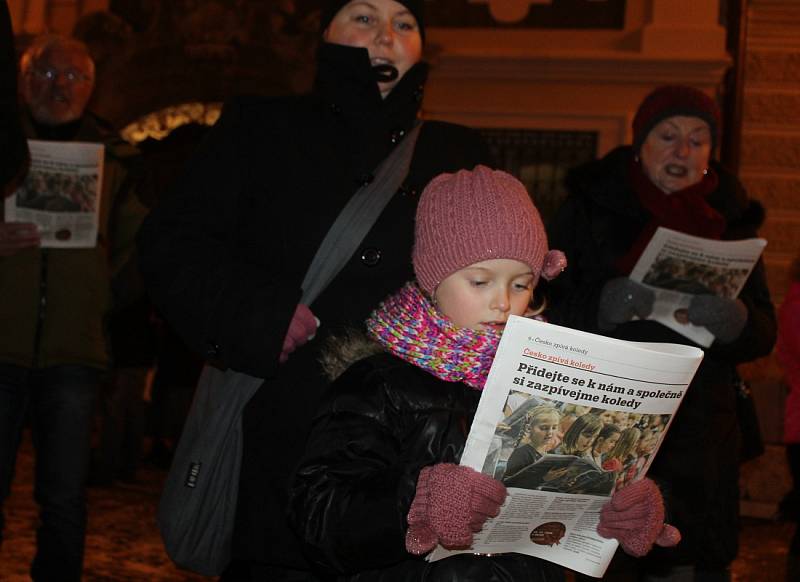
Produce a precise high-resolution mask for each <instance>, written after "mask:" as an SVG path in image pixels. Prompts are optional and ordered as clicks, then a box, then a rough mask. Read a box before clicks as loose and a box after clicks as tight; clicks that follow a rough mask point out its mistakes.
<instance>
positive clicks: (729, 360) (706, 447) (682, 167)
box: [549, 86, 776, 580]
mask: <svg viewBox="0 0 800 582" xmlns="http://www.w3.org/2000/svg"><path fill="white" fill-rule="evenodd" d="M718 129H719V110H718V108H717V106H716V104H715V103H714V102H713V101H712V100H711V99H710V98H709V97H707V96H706V95H705V94H703V93H701V92H700V91H697V90H695V89H691V88H689V87H682V86H678V87H662V88H659V89H657V90H655V91H654V92H653V93H651V94H650V95H649V96H648V97H647V98H646V99H645V100H644V102H643V103H642V105H641V106H640V108H639V110H638V112H637V114H636V117H635V119H634V126H633V130H634V144H633V146H627V147H620V148H617V149H615V150H614V151H612V152H610V153H609V154H607V155H606V156H605V157H604V158H602V159H600V160H597V161H594V162H590V163H588V164H585V165H584V166H581V167H578V168H576V169H574V170H573V171H571V172H570V173H569V174H568V176H567V181H566V185H567V190H568V191H569V196H568V197H567V199H566V201H565V202H564V204H563V206H562V207H561V208H560V210H559V211H558V212H557V213H556V216H555V217H554V219H553V221H552V222H551V224H550V225H549V236H550V239H551V242H552V244H553V245H556V246H558V247H559V248H561V249H563V250H564V252H565V253H566V255H567V258H568V260H569V264H570V268H569V270H568V271H567V272H566V273H565V274H564V276H563V277H560V278H559V279H558V280H557V281H555V282H554V285H553V288H552V292H551V299H552V301H551V310H550V318H551V321H552V322H553V323H558V324H561V325H566V326H569V327H574V328H577V329H582V330H585V331H590V332H594V333H603V334H607V335H609V336H613V337H618V338H622V339H626V340H634V341H648V342H673V343H683V344H688V343H691V341H690V340H689V339H687V338H686V337H684V336H683V335H681V334H679V333H677V332H675V331H672V330H670V329H668V328H667V327H665V326H663V325H662V324H660V323H657V322H655V321H651V320H648V319H647V316H648V315H649V313H650V311H651V309H652V305H653V294H652V291H650V290H649V289H647V288H646V287H643V286H641V285H639V284H637V283H634V282H633V281H631V280H630V279H629V278H628V275H629V274H630V272H631V269H632V267H633V265H634V264H635V263H636V260H637V259H638V257H639V255H640V254H641V252H642V251H643V249H644V247H645V246H646V244H647V242H648V240H649V239H650V237H651V236H652V234H653V232H654V231H655V229H656V228H657V227H658V226H665V227H668V228H672V229H673V230H678V231H681V232H685V233H688V234H692V235H695V236H700V237H704V238H711V239H723V240H730V239H742V238H747V237H753V236H755V235H756V229H757V227H758V226H759V224H760V222H761V218H762V216H761V215H762V212H761V210H760V206H759V205H758V204H757V203H756V202H754V201H752V200H750V199H748V197H747V195H746V193H745V192H744V190H743V188H742V186H741V184H740V183H739V181H738V180H737V179H736V177H735V176H733V175H731V174H730V173H728V172H726V171H725V170H724V169H723V168H722V167H720V165H719V164H718V163H717V162H716V161H714V160H712V159H711V153H712V152H713V149H714V146H715V144H716V141H717V134H718ZM687 315H688V318H689V320H690V321H691V322H692V323H694V324H695V325H698V326H704V327H705V328H706V329H708V331H710V332H711V333H712V334H713V335H714V336H715V338H716V339H715V341H714V342H713V343H712V344H711V346H710V347H708V348H707V349H706V350H705V358H704V360H703V362H702V364H701V366H700V369H699V370H698V372H697V375H696V376H695V379H694V381H693V382H692V384H691V386H690V388H689V390H688V391H687V393H686V395H685V397H684V399H683V403H682V404H681V407H680V409H679V410H678V412H677V414H676V416H675V418H674V421H673V423H672V426H671V428H670V431H669V433H668V434H667V436H666V439H665V441H664V443H663V445H662V446H661V448H660V450H659V452H658V454H657V456H656V458H655V461H654V463H653V465H652V467H651V469H650V471H649V473H648V475H650V476H651V477H653V478H655V479H657V480H658V481H659V482H660V484H662V486H663V487H664V489H665V492H666V494H667V498H668V507H669V508H670V510H671V521H672V523H674V524H675V525H676V526H677V527H678V528H679V529H680V530H681V533H682V534H683V540H682V541H681V543H680V544H679V545H678V546H677V547H675V548H670V549H658V550H657V551H654V552H652V553H651V554H650V555H649V556H648V558H647V561H646V562H645V563H642V564H637V565H636V567H637V568H642V570H643V571H644V572H646V573H647V574H662V575H666V576H668V577H667V578H663V580H675V579H677V578H674V577H669V576H679V575H688V576H690V577H688V578H680V579H681V580H684V579H686V580H692V579H694V580H726V579H728V576H729V573H728V566H729V564H730V563H731V561H732V560H733V559H734V557H735V556H736V553H737V537H738V527H737V526H738V524H737V518H738V511H737V508H738V501H739V500H738V474H739V473H738V463H739V460H738V456H737V455H738V443H739V427H738V423H737V418H736V408H735V394H734V388H733V378H734V374H735V368H736V365H737V364H739V363H741V362H746V361H749V360H753V359H755V358H758V357H761V356H765V355H767V354H769V353H770V351H771V350H772V346H773V343H774V341H775V333H776V332H775V329H776V326H775V314H774V309H773V305H772V302H771V300H770V295H769V291H768V289H767V284H766V280H765V276H764V268H763V265H762V263H761V262H760V261H759V262H758V264H757V265H756V267H755V269H754V270H753V272H752V273H751V275H750V277H749V279H748V281H747V283H746V285H745V287H744V288H743V290H742V291H741V293H740V295H739V296H738V298H737V299H727V298H723V297H718V296H715V295H710V294H706V295H695V296H694V298H693V299H692V303H691V305H690V307H689V309H688V314H687ZM681 573H682V574H681ZM692 575H693V576H694V578H691V576H692ZM661 579H662V578H659V580H661Z"/></svg>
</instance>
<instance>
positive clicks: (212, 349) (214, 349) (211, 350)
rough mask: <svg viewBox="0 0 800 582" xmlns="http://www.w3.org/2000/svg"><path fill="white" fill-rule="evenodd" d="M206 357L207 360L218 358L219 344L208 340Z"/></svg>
mask: <svg viewBox="0 0 800 582" xmlns="http://www.w3.org/2000/svg"><path fill="white" fill-rule="evenodd" d="M206 358H208V359H209V360H216V359H217V358H219V344H217V343H214V342H208V343H207V344H206Z"/></svg>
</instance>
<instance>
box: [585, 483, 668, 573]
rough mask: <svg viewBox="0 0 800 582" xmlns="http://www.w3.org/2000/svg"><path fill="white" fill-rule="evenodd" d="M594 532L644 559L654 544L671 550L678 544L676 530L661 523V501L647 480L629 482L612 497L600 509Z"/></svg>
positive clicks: (654, 487)
mask: <svg viewBox="0 0 800 582" xmlns="http://www.w3.org/2000/svg"><path fill="white" fill-rule="evenodd" d="M597 533H599V534H600V535H601V536H603V537H604V538H616V539H617V540H619V543H620V545H621V546H622V549H623V550H625V553H626V554H630V555H631V556H636V557H640V556H644V555H645V554H647V553H648V552H649V551H650V550H651V549H652V548H653V544H657V545H659V546H664V547H670V546H674V545H676V544H677V543H678V542H679V541H681V533H680V532H679V531H678V530H677V528H675V527H673V526H671V525H667V524H666V523H664V498H663V497H661V491H659V489H658V486H657V485H656V484H655V483H654V482H653V481H651V480H650V479H642V480H641V481H636V482H635V483H631V484H630V485H628V486H627V487H625V488H624V489H621V490H620V491H617V492H616V493H614V495H612V496H611V500H610V501H609V502H608V503H606V504H605V505H604V506H603V509H601V510H600V523H599V524H598V526H597Z"/></svg>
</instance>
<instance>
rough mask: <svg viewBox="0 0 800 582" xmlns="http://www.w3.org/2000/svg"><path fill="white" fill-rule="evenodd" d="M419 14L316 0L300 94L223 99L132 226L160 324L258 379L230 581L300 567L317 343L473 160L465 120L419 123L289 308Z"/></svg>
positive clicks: (352, 181) (478, 158)
mask: <svg viewBox="0 0 800 582" xmlns="http://www.w3.org/2000/svg"><path fill="white" fill-rule="evenodd" d="M421 17H422V2H421V1H412V0H403V1H401V2H395V1H394V0H371V1H370V2H369V3H363V2H346V1H342V0H339V1H336V0H329V1H328V2H326V3H325V4H324V8H323V18H322V25H323V28H324V29H325V32H324V38H325V40H326V42H323V43H322V44H321V46H320V48H319V51H318V55H317V60H318V70H317V77H316V83H315V86H314V90H313V92H312V93H311V94H308V95H303V96H292V97H270V98H240V99H235V100H233V101H231V102H230V103H228V104H227V105H226V106H225V108H224V110H223V114H222V116H221V118H220V120H219V121H218V123H217V124H216V126H215V127H214V128H213V129H212V130H211V132H210V134H209V135H208V136H207V137H206V139H205V140H204V142H203V144H202V145H201V147H200V148H199V150H198V151H197V153H196V154H195V155H194V157H193V159H192V160H191V161H190V162H189V164H188V166H187V167H186V170H185V172H184V173H183V175H182V177H181V178H180V179H179V180H178V181H177V184H176V186H175V188H174V191H173V192H172V193H171V194H170V196H168V197H167V198H166V201H165V202H164V203H163V205H162V206H160V207H159V208H157V209H156V210H155V211H154V212H153V213H152V214H151V215H150V217H149V218H148V220H147V221H146V223H145V225H144V227H143V229H142V231H141V234H140V237H139V243H140V246H139V251H140V253H141V266H142V271H143V273H144V276H145V279H146V282H147V285H148V287H149V290H150V292H151V295H152V297H153V300H154V302H155V304H156V305H157V306H158V308H159V310H160V312H161V313H162V314H163V315H164V317H165V319H167V321H168V322H169V323H170V325H171V326H172V327H173V328H175V329H176V330H177V331H178V333H179V334H180V335H181V336H182V338H183V339H184V340H185V341H186V342H187V345H189V346H190V347H191V348H192V349H194V350H195V351H197V352H199V353H201V354H204V355H205V356H206V357H207V358H208V359H209V360H210V361H212V362H214V363H216V365H219V366H222V367H230V368H232V369H234V370H238V371H242V372H246V373H248V374H251V375H254V376H258V377H261V378H264V379H265V382H264V384H263V385H262V387H261V388H260V390H259V391H258V393H257V394H256V395H255V397H254V398H253V399H252V400H251V401H250V403H249V404H248V406H247V409H246V410H245V414H244V419H243V423H244V424H243V430H244V454H243V466H242V471H241V482H240V489H239V499H238V509H237V514H238V515H237V522H236V527H235V532H234V540H233V558H234V562H233V563H232V565H231V567H230V569H229V572H228V574H227V578H229V579H245V580H246V579H257V580H285V579H292V580H294V579H299V580H302V579H313V576H312V575H311V574H310V573H309V565H308V563H307V561H306V560H305V558H304V557H303V556H302V554H301V552H300V551H299V549H298V546H297V542H296V539H295V537H294V535H293V534H292V532H291V531H290V530H289V528H288V527H287V524H286V520H285V511H286V505H287V501H286V484H287V480H288V476H289V475H290V474H291V471H292V468H293V466H294V464H295V463H296V461H297V459H298V458H299V456H300V453H301V451H302V447H303V443H304V442H305V437H306V432H307V429H308V425H309V423H310V421H311V417H312V415H313V412H314V409H315V407H316V402H317V400H318V398H319V395H320V392H321V390H322V388H323V387H324V386H325V384H326V383H327V382H326V380H325V378H324V375H323V373H322V372H321V369H320V365H319V363H318V361H317V360H318V353H319V346H320V345H321V344H322V342H323V341H324V340H325V338H326V337H328V336H329V335H330V334H331V333H334V332H336V331H337V330H340V329H341V328H342V327H344V326H348V325H352V324H354V323H355V322H363V321H364V319H365V318H366V317H367V315H368V314H369V311H370V310H371V309H372V308H373V307H374V306H375V305H376V304H377V303H378V301H379V300H380V299H382V298H384V297H385V296H386V295H388V294H389V293H390V292H391V291H392V290H394V289H396V288H397V287H399V286H400V285H401V284H402V283H403V282H404V281H406V280H407V279H409V278H410V277H411V260H410V258H411V245H412V241H413V218H414V212H415V209H416V204H417V198H418V193H419V192H421V191H422V190H423V188H424V187H425V185H426V184H427V183H428V181H429V180H430V179H431V178H433V177H434V176H435V175H437V174H439V173H441V172H444V171H455V170H458V169H460V168H472V167H473V166H474V165H475V164H477V163H479V162H483V161H485V160H486V155H487V154H486V149H485V147H484V145H483V143H482V141H481V140H480V138H479V136H478V135H477V134H476V133H474V132H472V131H471V130H468V129H467V128H464V127H461V126H456V125H452V124H448V123H442V122H435V121H429V122H426V123H424V124H423V126H422V128H421V130H420V135H419V138H418V141H417V144H416V148H415V150H414V155H413V158H412V160H411V166H410V170H409V173H408V175H407V177H406V178H405V180H404V182H403V185H402V187H401V188H400V189H399V191H398V192H397V193H396V194H394V196H393V197H392V199H391V200H390V201H389V203H388V205H387V206H386V208H385V209H384V210H383V212H382V214H381V215H380V216H379V218H378V219H377V222H376V223H375V225H374V226H373V227H372V229H371V230H370V231H369V232H368V234H367V235H366V237H365V238H364V240H363V241H362V243H361V244H360V246H359V247H358V250H357V251H356V252H355V254H354V255H353V256H352V257H351V258H350V260H349V262H348V263H347V264H346V265H345V266H344V268H343V269H342V271H341V272H340V273H339V274H338V276H337V277H336V278H335V279H334V280H333V281H332V282H331V284H330V285H329V286H328V288H327V289H326V290H325V291H324V292H323V293H322V294H321V295H320V296H319V298H318V299H317V300H316V301H315V302H314V304H313V305H311V306H298V302H299V300H300V296H301V283H302V281H303V277H304V275H305V273H306V270H307V269H308V266H309V264H310V263H311V260H312V258H313V256H314V254H315V252H316V251H317V248H318V247H319V245H320V242H321V241H322V239H323V237H324V236H325V234H326V232H327V231H328V229H329V227H330V226H331V224H332V223H333V221H334V220H335V218H336V216H337V215H338V214H339V212H340V211H341V209H342V208H343V206H344V205H345V204H346V203H347V201H348V200H349V199H350V197H351V196H352V195H353V194H354V193H355V192H356V190H357V189H358V188H359V187H360V186H362V185H363V184H365V183H368V182H370V181H372V179H373V177H374V176H373V174H374V172H375V169H376V167H377V166H378V165H379V163H380V162H381V161H382V160H383V159H384V158H386V157H387V156H388V155H389V153H390V152H391V151H392V150H393V149H394V148H395V147H396V145H397V144H398V143H400V142H401V141H402V139H403V138H404V136H405V135H407V134H408V132H409V131H410V130H411V128H412V126H413V125H414V123H415V122H416V120H417V116H418V112H419V107H420V103H421V100H422V96H423V87H424V83H425V79H426V75H427V65H426V64H425V63H423V62H420V60H419V59H420V53H421V43H422V39H423V36H424V34H423V32H424V31H423V28H422V20H421ZM315 317H316V318H317V319H318V320H319V321H320V325H319V329H318V330H315V328H316V323H315V320H314V318H315ZM290 324H291V326H290ZM290 328H291V333H290V334H289V335H288V336H287V330H290ZM315 332H316V335H315V337H314V339H312V340H309V336H311V335H312V334H314V333H315ZM306 341H307V343H305V345H300V344H303V343H304V342H306ZM293 348H297V349H296V351H294V352H293V353H291V351H292V349H293ZM282 362H283V363H282Z"/></svg>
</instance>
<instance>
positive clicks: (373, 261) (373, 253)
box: [361, 247, 381, 267]
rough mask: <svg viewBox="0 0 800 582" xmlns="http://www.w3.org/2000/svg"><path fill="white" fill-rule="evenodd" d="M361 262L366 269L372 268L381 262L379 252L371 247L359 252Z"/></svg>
mask: <svg viewBox="0 0 800 582" xmlns="http://www.w3.org/2000/svg"><path fill="white" fill-rule="evenodd" d="M361 262H362V263H364V264H365V265H366V266H367V267H374V266H375V265H377V264H378V263H380V262H381V251H380V250H378V249H376V248H373V247H368V248H366V249H364V250H363V251H361Z"/></svg>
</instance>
